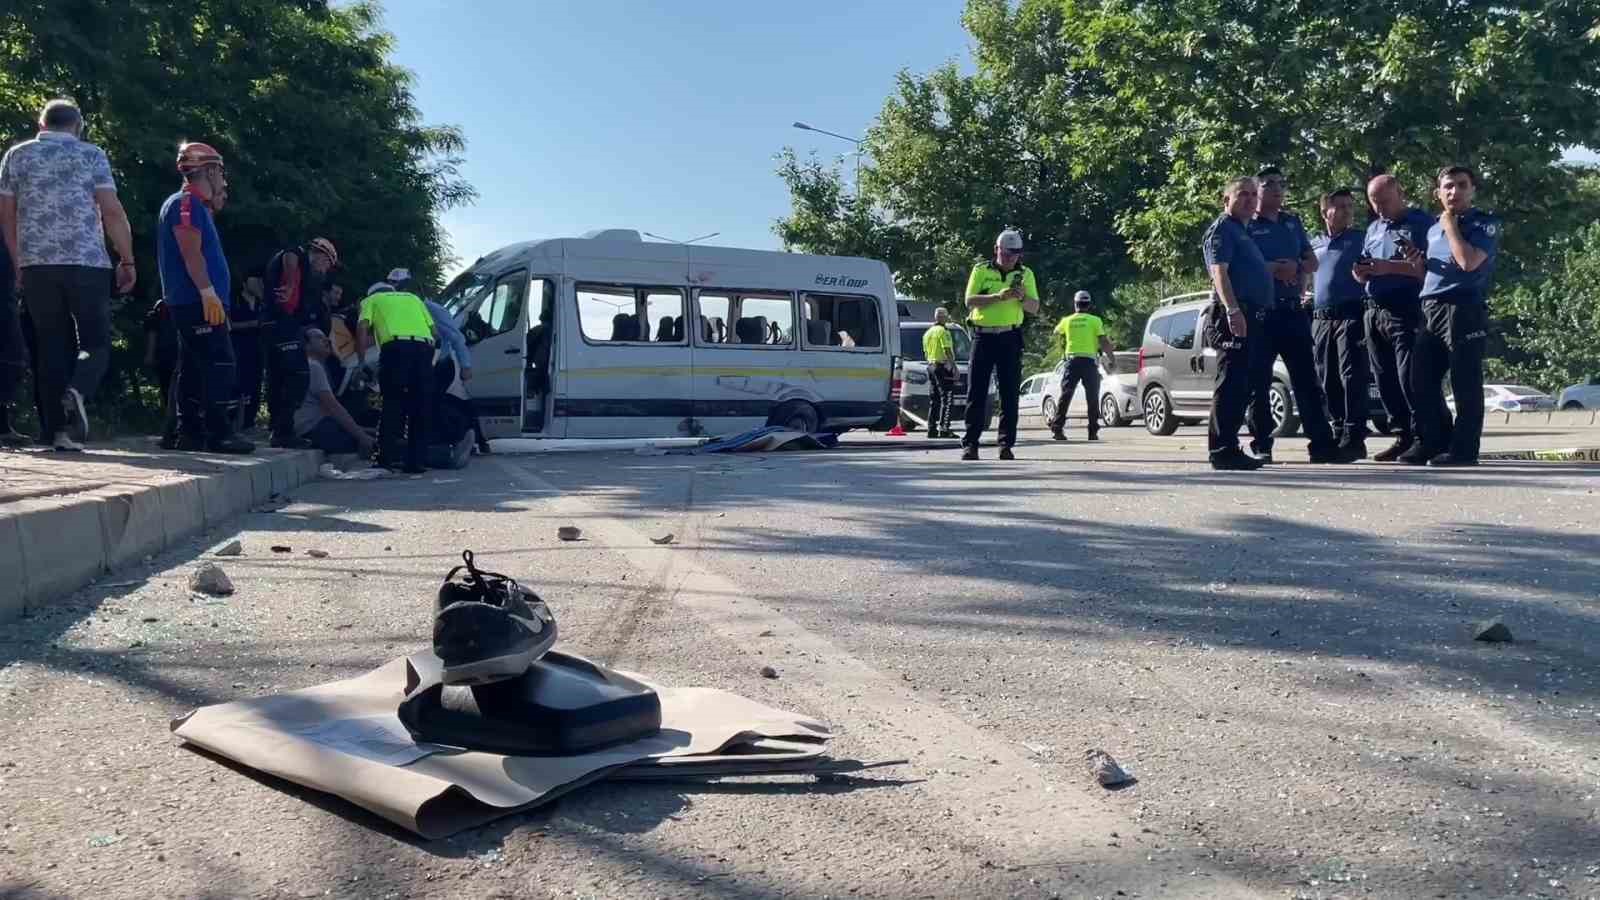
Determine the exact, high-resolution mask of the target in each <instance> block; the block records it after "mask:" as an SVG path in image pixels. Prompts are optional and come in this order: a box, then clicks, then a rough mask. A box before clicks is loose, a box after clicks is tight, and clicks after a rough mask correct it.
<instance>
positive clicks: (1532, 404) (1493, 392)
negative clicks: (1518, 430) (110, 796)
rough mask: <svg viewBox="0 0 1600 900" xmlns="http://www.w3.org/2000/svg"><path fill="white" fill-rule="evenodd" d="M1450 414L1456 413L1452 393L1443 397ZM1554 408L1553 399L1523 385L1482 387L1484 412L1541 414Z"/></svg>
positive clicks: (1489, 385)
mask: <svg viewBox="0 0 1600 900" xmlns="http://www.w3.org/2000/svg"><path fill="white" fill-rule="evenodd" d="M1445 404H1446V405H1448V406H1449V407H1450V412H1452V413H1454V412H1455V411H1456V397H1455V393H1454V392H1452V393H1450V394H1449V395H1448V396H1446V397H1445ZM1555 408H1556V401H1555V398H1554V397H1552V396H1550V395H1549V394H1546V393H1545V392H1544V391H1541V390H1539V389H1538V388H1532V387H1528V386H1527V385H1523V384H1486V385H1484V386H1483V409H1484V411H1485V412H1543V411H1546V410H1552V409H1555Z"/></svg>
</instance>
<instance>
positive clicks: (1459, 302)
mask: <svg viewBox="0 0 1600 900" xmlns="http://www.w3.org/2000/svg"><path fill="white" fill-rule="evenodd" d="M1434 183H1435V185H1436V188H1435V194H1436V195H1437V196H1438V198H1439V204H1440V206H1441V207H1443V209H1442V210H1441V211H1440V213H1439V221H1438V222H1437V223H1435V224H1434V226H1433V227H1432V228H1430V229H1428V252H1427V259H1426V261H1425V265H1426V267H1427V272H1426V274H1425V275H1424V276H1423V280H1422V292H1421V294H1420V296H1421V298H1422V331H1421V332H1420V333H1419V334H1418V335H1417V349H1416V356H1417V358H1416V361H1415V362H1414V363H1413V366H1412V386H1411V391H1412V396H1413V397H1414V398H1415V402H1416V416H1417V442H1416V444H1414V445H1413V446H1412V448H1411V449H1410V450H1407V451H1406V452H1405V453H1403V454H1401V456H1400V461H1401V462H1403V463H1407V464H1410V465H1422V464H1423V463H1427V464H1428V465H1430V466H1475V465H1477V464H1478V443H1479V441H1480V440H1481V439H1482V437H1483V349H1484V343H1485V342H1486V341H1487V339H1488V336H1489V309H1488V299H1489V278H1490V276H1491V275H1492V274H1493V273H1494V263H1495V255H1496V253H1497V251H1498V250H1499V245H1500V220H1499V219H1498V218H1496V217H1495V216H1492V215H1490V214H1488V213H1485V212H1482V211H1481V210H1479V209H1477V208H1476V207H1474V206H1473V205H1472V198H1473V195H1474V194H1475V193H1476V192H1477V189H1478V176H1477V173H1475V172H1473V171H1472V170H1471V169H1469V168H1467V167H1466V166H1447V167H1445V168H1443V169H1440V170H1439V177H1438V178H1437V179H1436V180H1435V182H1434ZM1446 373H1448V374H1449V375H1450V389H1451V390H1452V391H1453V392H1454V393H1455V398H1456V421H1455V425H1454V427H1452V426H1451V424H1450V412H1449V408H1448V407H1447V406H1445V402H1444V390H1443V387H1442V382H1443V380H1444V376H1445V374H1446Z"/></svg>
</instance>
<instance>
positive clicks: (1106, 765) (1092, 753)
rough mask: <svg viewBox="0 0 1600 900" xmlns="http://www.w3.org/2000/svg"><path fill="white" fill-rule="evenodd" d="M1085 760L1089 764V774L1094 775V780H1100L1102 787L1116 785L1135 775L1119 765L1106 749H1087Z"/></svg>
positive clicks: (1084, 754)
mask: <svg viewBox="0 0 1600 900" xmlns="http://www.w3.org/2000/svg"><path fill="white" fill-rule="evenodd" d="M1083 761H1084V762H1085V763H1087V764H1088V765H1089V774H1090V775H1092V776H1094V780H1095V781H1097V782H1099V783H1100V786H1101V787H1116V786H1117V785H1121V784H1127V783H1128V782H1130V781H1132V780H1133V776H1132V775H1129V774H1128V773H1127V772H1125V771H1124V770H1123V768H1122V767H1121V766H1119V765H1117V761H1116V760H1114V759H1112V758H1111V754H1109V753H1107V752H1105V751H1104V750H1085V751H1084V752H1083Z"/></svg>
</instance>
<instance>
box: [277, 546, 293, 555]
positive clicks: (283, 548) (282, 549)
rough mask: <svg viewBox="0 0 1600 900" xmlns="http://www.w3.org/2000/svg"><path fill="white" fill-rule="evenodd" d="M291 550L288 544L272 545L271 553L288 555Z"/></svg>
mask: <svg viewBox="0 0 1600 900" xmlns="http://www.w3.org/2000/svg"><path fill="white" fill-rule="evenodd" d="M291 549H293V548H291V547H290V546H289V545H288V544H273V545H272V552H273V553H288V552H289V551H290V550H291Z"/></svg>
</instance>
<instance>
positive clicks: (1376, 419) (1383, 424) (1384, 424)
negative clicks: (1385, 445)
mask: <svg viewBox="0 0 1600 900" xmlns="http://www.w3.org/2000/svg"><path fill="white" fill-rule="evenodd" d="M1372 430H1373V431H1376V432H1377V433H1379V434H1394V429H1393V428H1392V427H1390V424H1389V417H1388V416H1373V417H1372Z"/></svg>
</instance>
